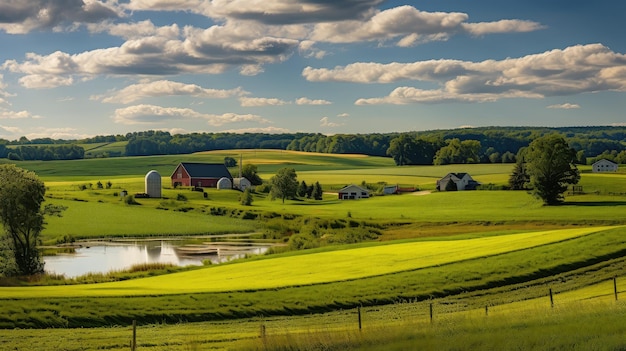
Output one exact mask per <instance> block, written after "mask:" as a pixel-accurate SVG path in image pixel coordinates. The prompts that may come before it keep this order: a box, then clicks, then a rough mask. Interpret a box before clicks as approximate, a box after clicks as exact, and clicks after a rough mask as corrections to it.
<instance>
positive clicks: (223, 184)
mask: <svg viewBox="0 0 626 351" xmlns="http://www.w3.org/2000/svg"><path fill="white" fill-rule="evenodd" d="M217 188H218V189H220V190H222V189H232V188H233V182H232V181H231V180H230V179H228V178H226V177H222V178H220V180H218V181H217Z"/></svg>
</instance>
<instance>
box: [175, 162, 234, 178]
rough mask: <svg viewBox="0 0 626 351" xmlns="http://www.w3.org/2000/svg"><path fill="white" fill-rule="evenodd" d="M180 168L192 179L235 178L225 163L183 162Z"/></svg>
mask: <svg viewBox="0 0 626 351" xmlns="http://www.w3.org/2000/svg"><path fill="white" fill-rule="evenodd" d="M180 166H182V167H183V168H185V170H186V171H187V173H189V176H190V177H192V178H229V179H232V178H233V177H232V176H231V175H230V172H229V171H228V168H226V166H225V165H224V164H223V163H197V162H181V163H180ZM177 168H178V167H177Z"/></svg>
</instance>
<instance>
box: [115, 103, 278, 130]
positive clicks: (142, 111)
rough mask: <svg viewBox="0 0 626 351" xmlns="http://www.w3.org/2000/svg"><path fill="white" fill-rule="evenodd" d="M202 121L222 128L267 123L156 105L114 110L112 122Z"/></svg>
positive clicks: (257, 118)
mask: <svg viewBox="0 0 626 351" xmlns="http://www.w3.org/2000/svg"><path fill="white" fill-rule="evenodd" d="M192 119H204V120H206V121H207V122H208V123H209V124H210V125H213V126H222V125H224V124H228V123H238V122H255V123H269V121H268V120H266V119H264V118H262V117H260V116H257V115H252V114H244V115H240V114H235V113H225V114H221V115H216V114H205V113H200V112H198V111H195V110H193V109H190V108H178V107H162V106H156V105H146V104H141V105H135V106H129V107H125V108H120V109H117V110H115V113H114V115H113V121H114V122H115V123H120V124H129V125H137V124H160V123H163V122H167V121H184V120H192Z"/></svg>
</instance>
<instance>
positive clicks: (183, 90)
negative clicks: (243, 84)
mask: <svg viewBox="0 0 626 351" xmlns="http://www.w3.org/2000/svg"><path fill="white" fill-rule="evenodd" d="M246 94H248V93H247V92H246V91H244V90H243V89H241V88H235V89H228V90H223V89H207V88H202V87H201V86H199V85H196V84H185V83H180V82H174V81H170V80H157V81H152V82H143V83H137V84H133V85H129V86H127V87H125V88H123V89H120V90H117V91H112V92H109V93H108V94H105V95H99V96H97V95H94V96H92V97H91V99H92V100H100V101H102V102H106V103H120V104H129V103H132V102H135V101H138V100H141V99H144V98H150V97H164V96H193V97H197V98H205V99H226V98H230V97H233V96H242V95H246Z"/></svg>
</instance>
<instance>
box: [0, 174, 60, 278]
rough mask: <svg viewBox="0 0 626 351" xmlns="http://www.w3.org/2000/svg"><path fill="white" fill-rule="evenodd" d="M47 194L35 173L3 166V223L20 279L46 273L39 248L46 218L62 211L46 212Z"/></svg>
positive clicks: (0, 193) (0, 196) (0, 217)
mask: <svg viewBox="0 0 626 351" xmlns="http://www.w3.org/2000/svg"><path fill="white" fill-rule="evenodd" d="M45 192H46V188H45V186H44V184H43V182H42V181H41V180H39V178H38V177H37V175H35V173H33V172H30V171H27V170H24V169H21V168H18V167H16V166H15V165H9V164H5V165H0V221H2V224H3V226H4V232H5V234H6V236H7V237H8V240H9V245H10V248H11V251H12V252H13V256H14V259H15V264H16V267H17V272H16V273H17V274H19V275H31V274H35V273H41V272H43V262H42V260H41V255H40V253H39V250H38V249H37V244H38V241H39V235H40V233H41V231H42V229H43V226H44V214H46V213H53V214H58V213H59V211H60V208H55V207H46V208H42V206H41V205H42V203H43V201H44V194H45Z"/></svg>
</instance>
